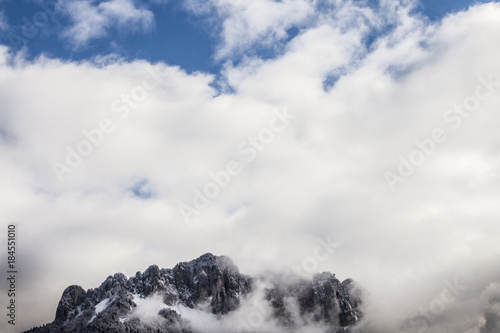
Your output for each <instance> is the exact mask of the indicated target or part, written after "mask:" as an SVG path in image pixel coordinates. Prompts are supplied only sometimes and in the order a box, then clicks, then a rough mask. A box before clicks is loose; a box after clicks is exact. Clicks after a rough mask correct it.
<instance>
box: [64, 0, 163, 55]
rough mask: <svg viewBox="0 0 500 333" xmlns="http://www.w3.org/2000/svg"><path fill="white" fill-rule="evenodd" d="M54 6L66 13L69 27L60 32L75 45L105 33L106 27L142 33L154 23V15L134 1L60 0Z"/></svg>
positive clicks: (80, 44)
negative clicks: (95, 0)
mask: <svg viewBox="0 0 500 333" xmlns="http://www.w3.org/2000/svg"><path fill="white" fill-rule="evenodd" d="M58 8H59V10H61V11H62V12H64V13H65V14H67V15H68V16H69V17H70V19H71V21H72V26H71V27H70V28H69V29H68V30H66V31H65V32H64V33H63V36H64V37H66V38H68V39H70V40H71V41H72V43H73V44H74V45H75V46H82V45H85V44H86V43H88V42H89V41H91V40H93V39H98V38H102V37H104V36H106V35H107V34H108V32H109V30H110V29H112V28H116V29H120V30H122V31H125V32H146V31H148V30H150V29H151V28H152V26H153V25H154V14H153V12H151V11H150V10H148V9H145V8H141V7H138V6H137V5H136V4H135V2H134V0H109V1H103V2H99V3H96V2H94V1H86V0H78V1H68V0H60V1H59V3H58Z"/></svg>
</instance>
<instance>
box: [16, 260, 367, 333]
mask: <svg viewBox="0 0 500 333" xmlns="http://www.w3.org/2000/svg"><path fill="white" fill-rule="evenodd" d="M359 306H360V294H359V291H358V290H357V288H355V284H354V282H353V281H352V280H351V279H348V280H345V281H343V282H340V281H339V280H338V279H337V278H336V277H335V275H334V274H332V273H327V272H323V273H320V274H316V275H315V276H314V277H313V279H312V280H306V279H303V278H300V277H298V276H295V275H286V276H280V275H275V274H269V275H266V276H258V277H250V276H248V275H245V274H241V273H240V272H239V270H238V267H237V266H236V265H235V264H234V263H233V262H232V261H231V259H229V258H228V257H226V256H214V255H213V254H211V253H207V254H204V255H202V256H201V257H199V258H198V259H195V260H192V261H189V262H182V263H179V264H177V265H176V266H175V267H174V268H172V269H164V268H162V269H160V268H158V266H156V265H152V266H150V267H149V268H148V269H146V270H145V271H144V272H143V273H140V272H137V273H136V274H135V276H132V277H130V278H128V279H127V277H126V276H125V275H124V274H121V273H117V274H115V275H113V276H109V277H108V278H107V279H106V280H105V281H104V282H103V283H102V284H101V285H100V286H99V287H98V288H96V289H89V290H84V289H83V288H82V287H80V286H76V285H73V286H69V287H67V288H66V289H65V290H64V292H63V294H62V297H61V300H60V301H59V304H58V306H57V310H56V315H55V319H54V321H53V322H52V323H49V324H46V325H43V326H40V327H35V328H32V329H30V330H28V331H26V332H30V333H55V332H80V333H96V332H137V333H139V332H140V333H143V332H144V333H146V332H158V333H160V332H161V333H195V332H275V331H283V332H294V331H299V330H301V329H303V328H304V327H307V326H308V325H314V327H316V328H318V327H320V328H321V329H322V331H324V332H329V333H340V332H348V331H349V326H352V325H354V324H356V323H357V322H358V321H359V319H360V318H361V312H360V310H359Z"/></svg>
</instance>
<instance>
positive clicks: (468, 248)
mask: <svg viewBox="0 0 500 333" xmlns="http://www.w3.org/2000/svg"><path fill="white" fill-rule="evenodd" d="M499 16H500V4H499V3H498V2H495V1H491V2H487V1H479V2H477V1H476V2H472V1H423V2H419V1H414V0H405V1H393V0H380V1H345V0H282V1H272V0H254V1H243V0H205V1H201V0H183V1H173V0H166V1H165V0H150V1H139V0H135V1H134V0H108V1H84V0H50V1H38V2H37V1H25V0H0V216H2V222H1V223H0V228H1V229H0V248H5V247H6V246H5V242H6V241H7V227H8V225H9V224H12V223H13V224H15V225H16V229H17V243H18V245H17V254H18V264H19V265H18V271H19V280H18V296H17V301H18V313H17V314H18V318H17V319H18V325H16V327H15V328H12V327H11V326H10V325H8V324H7V322H6V321H5V320H2V322H1V323H0V328H1V329H2V331H4V330H10V331H12V332H19V331H22V330H23V329H28V328H30V327H33V326H35V325H40V324H43V323H46V322H50V321H52V320H53V318H54V315H55V309H56V307H57V302H58V301H59V298H60V296H61V294H62V291H63V290H64V288H65V287H67V286H69V285H73V284H78V285H81V286H83V287H84V288H86V289H87V288H94V287H97V286H98V285H99V284H100V283H101V282H102V281H103V280H104V279H105V278H106V277H107V276H108V275H110V274H114V273H116V272H122V273H124V274H126V275H127V276H131V275H133V274H135V272H136V271H143V270H145V269H146V268H147V267H148V266H149V265H151V264H157V265H158V266H160V267H165V268H166V267H173V266H174V265H175V264H176V263H177V262H180V261H187V260H191V259H194V258H196V257H198V256H200V255H202V254H203V253H206V252H212V253H214V254H216V255H227V256H229V257H231V258H232V259H233V260H234V261H235V263H236V264H237V265H238V266H239V268H240V271H242V272H244V273H248V274H260V273H263V272H266V271H268V270H275V271H287V270H290V269H292V270H294V271H295V272H297V273H298V274H301V275H304V276H310V275H311V274H312V273H313V272H316V271H331V272H334V273H336V275H337V277H339V278H340V279H345V278H353V279H354V280H355V281H357V282H358V284H359V285H360V287H361V288H362V289H363V290H365V295H366V301H365V302H364V305H363V307H364V308H363V311H364V313H365V319H364V320H363V322H362V323H361V325H362V327H363V328H364V329H365V331H364V332H373V333H378V332H398V331H399V332H408V333H414V332H424V331H425V332H450V333H451V332H453V333H455V332H464V333H489V332H495V328H494V326H495V325H499V326H497V327H496V328H497V329H498V327H500V309H499V306H498V304H499V302H498V300H499V299H500V267H498V258H499V255H500V245H499V242H498V239H499V236H500V225H499V224H498V221H499V218H500V211H499V209H498V201H499V199H500V191H499V189H500V187H499V185H500V157H499V152H500V134H499V132H498V129H497V127H498V126H497V124H498V121H499V120H500V116H499V113H498V110H499V108H500V63H499V62H498V59H499V55H500V44H498V42H497V41H498V36H499V35H500V21H499V20H498V17H499ZM325 244H326V245H325ZM328 244H330V246H328ZM325 246H326V248H328V249H330V251H329V252H328V254H329V255H328V256H327V258H325V257H321V258H320V257H318V256H317V253H318V251H317V249H318V248H324V247H325ZM331 249H334V250H331ZM6 255H7V254H6V253H3V254H2V256H3V257H2V258H4V259H2V260H3V263H2V264H3V265H5V264H4V263H5V261H6ZM2 267H3V266H2ZM2 270H4V271H5V269H4V268H2ZM7 287H8V286H7V284H6V282H5V279H2V282H1V283H0V288H2V289H1V294H2V296H1V297H0V301H1V302H2V304H7V303H6V302H7V301H8V300H7V298H6V293H7V292H6V289H7ZM2 306H3V305H2ZM492 327H493V328H492Z"/></svg>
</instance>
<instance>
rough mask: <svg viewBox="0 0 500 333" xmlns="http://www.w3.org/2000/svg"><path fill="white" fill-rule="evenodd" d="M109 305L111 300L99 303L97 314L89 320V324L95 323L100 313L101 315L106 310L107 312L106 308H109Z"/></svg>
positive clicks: (106, 299) (96, 309) (96, 308)
mask: <svg viewBox="0 0 500 333" xmlns="http://www.w3.org/2000/svg"><path fill="white" fill-rule="evenodd" d="M109 303H110V302H109V298H105V299H103V300H102V301H100V302H99V303H97V305H96V306H95V314H94V315H93V316H92V318H91V319H90V320H89V324H90V323H91V322H93V321H94V319H95V318H96V317H97V315H98V314H99V313H101V312H103V311H104V310H106V308H107V307H108V305H109Z"/></svg>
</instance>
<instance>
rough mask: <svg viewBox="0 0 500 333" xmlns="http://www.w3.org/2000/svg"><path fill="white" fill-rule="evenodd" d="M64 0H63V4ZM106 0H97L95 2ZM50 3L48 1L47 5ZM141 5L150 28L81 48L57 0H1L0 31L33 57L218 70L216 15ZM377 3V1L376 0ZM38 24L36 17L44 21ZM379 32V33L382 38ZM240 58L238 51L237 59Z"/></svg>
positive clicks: (425, 6) (427, 10)
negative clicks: (114, 59) (0, 24)
mask: <svg viewBox="0 0 500 333" xmlns="http://www.w3.org/2000/svg"><path fill="white" fill-rule="evenodd" d="M63 2H64V1H61V3H63ZM102 2H105V1H92V3H93V4H94V6H96V5H97V4H98V3H102ZM482 2H487V1H483V0H480V1H470V0H446V1H433V0H422V1H421V2H420V3H419V4H418V5H416V9H415V11H416V12H421V13H422V14H423V15H425V16H427V17H428V18H429V19H431V20H433V21H436V20H440V19H441V18H442V17H443V16H445V15H446V14H449V13H453V12H456V11H459V10H463V9H466V8H467V7H468V6H469V5H471V4H474V3H482ZM41 4H44V5H41ZM135 4H136V5H137V7H139V8H144V9H145V10H149V11H151V12H152V13H153V14H154V22H153V23H152V24H151V27H149V28H148V29H145V31H129V30H127V29H126V28H125V27H123V26H122V27H119V26H115V27H113V26H111V27H109V28H107V29H106V30H107V31H106V33H105V34H104V35H103V36H100V37H97V38H95V39H91V40H90V41H89V42H88V43H85V44H84V45H80V46H77V47H75V46H74V45H72V44H71V43H70V42H69V41H68V39H67V38H64V37H62V36H61V34H62V32H63V31H65V30H67V29H68V27H69V26H71V24H72V22H71V18H70V16H68V13H64V11H62V10H60V8H59V10H57V9H56V1H54V0H51V1H44V0H16V1H14V0H4V1H1V2H0V12H2V13H3V17H4V18H6V22H7V24H8V26H7V27H4V29H2V30H0V43H2V44H4V45H10V46H13V49H15V50H18V49H20V48H21V47H22V46H24V47H25V48H26V51H27V54H26V55H27V57H28V58H34V57H37V56H39V55H40V54H45V55H46V56H48V57H53V58H60V59H68V60H82V59H89V58H92V57H95V56H97V55H107V54H117V55H119V56H120V57H123V58H125V59H129V60H132V59H145V60H148V61H151V62H157V61H162V62H165V63H168V64H171V65H178V66H181V67H182V68H184V69H185V70H187V71H204V72H210V73H218V72H219V71H220V69H221V67H222V64H223V61H224V59H215V58H214V51H215V48H216V47H217V45H218V43H220V35H219V32H220V29H221V27H220V26H218V25H217V24H216V23H214V22H213V21H211V20H210V17H209V16H210V14H203V15H195V14H193V12H192V11H189V10H187V9H186V8H185V6H184V4H183V2H182V1H178V0H175V1H161V0H160V1H151V2H150V1H144V0H143V1H137V0H136V1H135ZM370 4H371V6H377V5H378V4H377V2H376V1H373V0H371V1H370ZM47 17H50V19H49V21H48V22H45V21H41V22H40V23H38V24H37V25H34V21H36V20H37V19H38V20H44V19H46V18H47ZM298 31H299V27H297V26H293V27H291V28H290V31H289V32H290V38H292V37H293V36H294V35H295V34H296V33H298ZM376 37H377V35H376V34H375V35H373V36H372V39H373V38H376ZM252 53H254V54H257V55H259V56H260V57H263V58H269V57H273V56H274V55H275V54H276V50H275V49H274V48H273V47H268V46H265V47H262V48H261V47H258V46H257V47H255V48H254V49H253V50H252ZM231 60H232V61H234V62H237V61H238V56H235V57H234V58H232V59H231Z"/></svg>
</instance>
